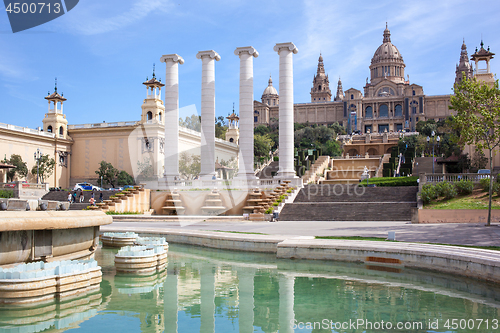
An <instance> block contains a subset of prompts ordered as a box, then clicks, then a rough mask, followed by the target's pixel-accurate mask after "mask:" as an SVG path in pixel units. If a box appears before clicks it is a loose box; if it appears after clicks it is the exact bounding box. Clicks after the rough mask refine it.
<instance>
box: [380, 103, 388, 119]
mask: <svg viewBox="0 0 500 333" xmlns="http://www.w3.org/2000/svg"><path fill="white" fill-rule="evenodd" d="M378 116H379V117H380V118H382V117H389V108H388V107H387V105H386V104H382V105H381V106H380V108H379V112H378Z"/></svg>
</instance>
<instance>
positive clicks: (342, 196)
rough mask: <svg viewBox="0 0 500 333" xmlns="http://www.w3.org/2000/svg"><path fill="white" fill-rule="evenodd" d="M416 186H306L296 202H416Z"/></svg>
mask: <svg viewBox="0 0 500 333" xmlns="http://www.w3.org/2000/svg"><path fill="white" fill-rule="evenodd" d="M417 192H418V187H417V186H397V187H358V186H357V185H341V184H335V185H332V184H321V185H315V184H312V185H306V186H305V187H304V188H302V189H301V190H300V192H299V194H297V197H296V198H295V200H294V203H297V202H350V201H352V202H416V200H417Z"/></svg>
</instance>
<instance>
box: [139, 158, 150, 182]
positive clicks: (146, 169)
mask: <svg viewBox="0 0 500 333" xmlns="http://www.w3.org/2000/svg"><path fill="white" fill-rule="evenodd" d="M137 170H138V171H139V175H138V176H137V178H141V179H144V180H150V179H153V176H154V169H153V164H152V163H151V159H150V158H149V157H148V158H145V159H144V161H143V162H142V163H141V162H139V161H137Z"/></svg>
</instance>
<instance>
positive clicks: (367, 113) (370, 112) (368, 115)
mask: <svg viewBox="0 0 500 333" xmlns="http://www.w3.org/2000/svg"><path fill="white" fill-rule="evenodd" d="M365 118H373V108H372V107H371V106H368V107H366V110H365Z"/></svg>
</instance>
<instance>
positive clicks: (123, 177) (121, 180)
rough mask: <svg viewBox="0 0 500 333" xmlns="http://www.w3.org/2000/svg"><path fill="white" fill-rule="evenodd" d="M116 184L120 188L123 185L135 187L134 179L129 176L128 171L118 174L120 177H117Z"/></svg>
mask: <svg viewBox="0 0 500 333" xmlns="http://www.w3.org/2000/svg"><path fill="white" fill-rule="evenodd" d="M116 182H117V183H118V186H121V185H134V183H135V182H134V177H132V176H131V175H129V174H128V172H127V171H124V170H122V171H120V172H119V173H118V176H117V177H116Z"/></svg>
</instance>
